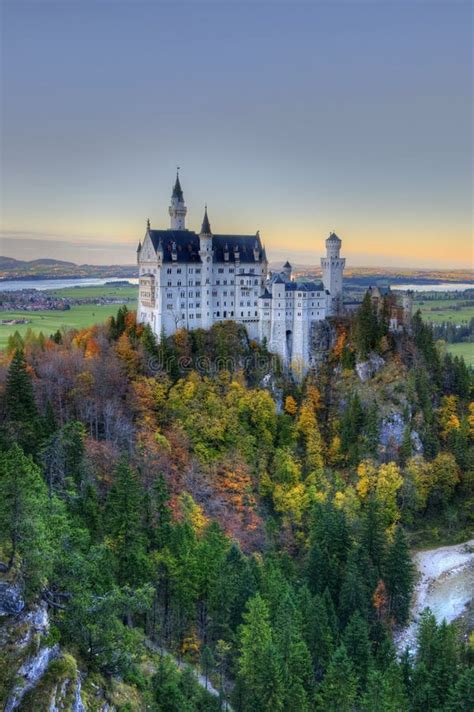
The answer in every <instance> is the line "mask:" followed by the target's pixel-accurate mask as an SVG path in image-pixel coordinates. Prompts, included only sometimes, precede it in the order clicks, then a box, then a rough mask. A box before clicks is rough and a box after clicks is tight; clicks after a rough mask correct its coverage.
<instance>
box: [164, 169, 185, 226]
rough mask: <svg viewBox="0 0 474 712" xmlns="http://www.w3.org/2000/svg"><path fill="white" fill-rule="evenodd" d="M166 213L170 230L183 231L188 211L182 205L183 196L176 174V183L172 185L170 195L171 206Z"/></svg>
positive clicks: (177, 174)
mask: <svg viewBox="0 0 474 712" xmlns="http://www.w3.org/2000/svg"><path fill="white" fill-rule="evenodd" d="M168 212H169V214H170V218H171V221H170V228H171V230H185V229H186V223H185V219H186V213H187V212H188V210H187V208H186V206H185V204H184V195H183V191H182V188H181V183H180V182H179V173H176V183H175V184H174V188H173V192H172V194H171V205H170V207H169V209H168Z"/></svg>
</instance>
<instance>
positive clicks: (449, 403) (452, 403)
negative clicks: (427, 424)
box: [438, 396, 461, 440]
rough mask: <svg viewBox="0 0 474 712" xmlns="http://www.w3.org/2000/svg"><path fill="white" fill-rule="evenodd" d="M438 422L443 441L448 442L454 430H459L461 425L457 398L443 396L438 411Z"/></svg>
mask: <svg viewBox="0 0 474 712" xmlns="http://www.w3.org/2000/svg"><path fill="white" fill-rule="evenodd" d="M438 420H439V425H440V434H441V437H442V439H443V440H447V439H448V437H449V434H450V433H451V432H452V431H453V430H459V428H460V427H461V423H460V421H459V417H458V397H457V396H443V398H442V399H441V405H440V407H439V409H438Z"/></svg>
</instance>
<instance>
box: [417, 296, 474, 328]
mask: <svg viewBox="0 0 474 712" xmlns="http://www.w3.org/2000/svg"><path fill="white" fill-rule="evenodd" d="M467 301H468V300H466V299H459V300H456V299H436V300H425V301H416V302H415V304H414V311H416V310H417V309H420V311H421V314H422V316H423V319H424V320H425V321H429V322H432V323H437V324H440V323H442V322H444V321H450V322H452V323H453V324H460V323H461V322H469V321H470V320H471V319H473V318H474V300H471V301H470V302H469V304H466V302H467ZM465 304H466V306H464V305H465Z"/></svg>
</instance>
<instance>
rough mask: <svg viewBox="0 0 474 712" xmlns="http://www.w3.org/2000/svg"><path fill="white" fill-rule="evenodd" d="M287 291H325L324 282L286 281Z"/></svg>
mask: <svg viewBox="0 0 474 712" xmlns="http://www.w3.org/2000/svg"><path fill="white" fill-rule="evenodd" d="M285 291H287V292H324V285H323V283H322V282H286V286H285Z"/></svg>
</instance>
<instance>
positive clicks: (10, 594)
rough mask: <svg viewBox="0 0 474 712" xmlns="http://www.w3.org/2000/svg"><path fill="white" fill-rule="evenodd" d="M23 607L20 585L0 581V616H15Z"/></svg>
mask: <svg viewBox="0 0 474 712" xmlns="http://www.w3.org/2000/svg"><path fill="white" fill-rule="evenodd" d="M24 607H25V602H24V600H23V598H22V597H21V588H20V586H17V585H16V586H15V585H11V584H8V583H7V582H5V581H0V616H16V615H18V613H21V611H22V610H23V608H24Z"/></svg>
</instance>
